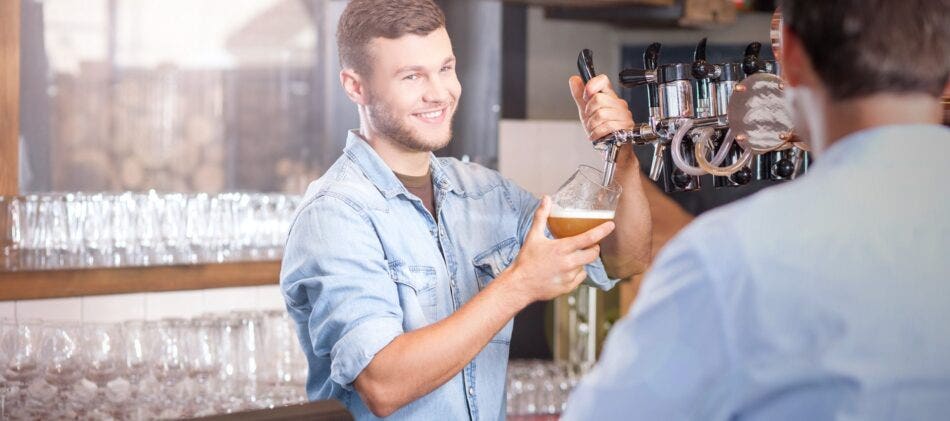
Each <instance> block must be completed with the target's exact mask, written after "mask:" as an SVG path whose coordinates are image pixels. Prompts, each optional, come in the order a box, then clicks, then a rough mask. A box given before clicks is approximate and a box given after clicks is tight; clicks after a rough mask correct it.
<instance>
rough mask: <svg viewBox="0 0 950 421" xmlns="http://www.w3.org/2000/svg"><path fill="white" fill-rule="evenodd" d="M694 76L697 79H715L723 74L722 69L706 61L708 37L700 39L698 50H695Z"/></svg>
mask: <svg viewBox="0 0 950 421" xmlns="http://www.w3.org/2000/svg"><path fill="white" fill-rule="evenodd" d="M691 70H692V74H693V77H694V78H696V79H713V78H718V77H719V76H720V75H721V74H722V70H721V69H720V67H719V66H716V65H715V64H710V63H708V62H707V61H706V38H703V39H702V40H701V41H699V44H698V45H697V46H696V50H695V51H694V52H693V67H692V69H691Z"/></svg>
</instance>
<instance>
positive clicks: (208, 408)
mask: <svg viewBox="0 0 950 421" xmlns="http://www.w3.org/2000/svg"><path fill="white" fill-rule="evenodd" d="M183 342H184V349H185V355H186V358H187V360H188V365H187V367H188V376H189V377H190V378H191V379H192V381H193V382H194V383H195V385H196V387H197V390H196V391H195V393H194V396H193V397H192V399H191V400H190V402H189V403H188V404H189V409H188V413H189V414H191V415H193V416H196V417H200V416H208V415H213V414H214V413H215V410H214V409H215V408H214V404H213V399H212V397H211V393H212V391H211V388H210V385H211V380H212V378H213V377H214V375H215V374H217V373H218V370H219V368H220V365H219V364H220V363H219V360H218V345H219V343H220V331H219V330H218V328H217V326H216V325H215V324H214V323H213V321H212V320H210V319H208V318H198V319H194V320H192V322H191V324H190V325H189V326H187V327H186V328H185V329H184V331H183Z"/></svg>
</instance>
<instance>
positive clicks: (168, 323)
mask: <svg viewBox="0 0 950 421" xmlns="http://www.w3.org/2000/svg"><path fill="white" fill-rule="evenodd" d="M185 324H187V320H185V319H178V318H172V319H164V320H161V321H159V322H158V324H157V326H156V327H155V328H154V329H153V331H152V332H151V335H152V346H151V350H152V355H151V357H150V358H149V360H150V362H151V373H152V376H153V377H155V380H157V381H158V383H159V387H160V393H159V396H160V397H159V399H157V400H156V401H155V402H154V403H155V404H156V407H155V409H156V411H155V412H156V414H158V417H159V418H180V417H181V416H182V413H181V408H180V407H179V402H181V398H182V396H181V390H180V388H179V385H180V383H181V382H182V381H183V380H185V379H186V378H187V377H188V366H187V364H188V361H187V358H186V357H185V350H184V347H183V344H182V340H181V337H182V329H183V327H184V325H185Z"/></svg>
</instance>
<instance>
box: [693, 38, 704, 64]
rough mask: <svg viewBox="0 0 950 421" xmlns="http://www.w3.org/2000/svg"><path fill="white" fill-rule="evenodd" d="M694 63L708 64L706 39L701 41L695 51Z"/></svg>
mask: <svg viewBox="0 0 950 421" xmlns="http://www.w3.org/2000/svg"><path fill="white" fill-rule="evenodd" d="M693 61H701V62H703V63H705V62H706V38H703V39H702V40H700V41H699V44H697V45H696V50H694V51H693Z"/></svg>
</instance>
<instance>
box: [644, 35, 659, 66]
mask: <svg viewBox="0 0 950 421" xmlns="http://www.w3.org/2000/svg"><path fill="white" fill-rule="evenodd" d="M660 47H661V45H660V43H658V42H654V43H653V44H650V46H649V47H647V49H646V51H644V52H643V68H644V69H647V70H656V68H657V66H658V65H659V63H660Z"/></svg>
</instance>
